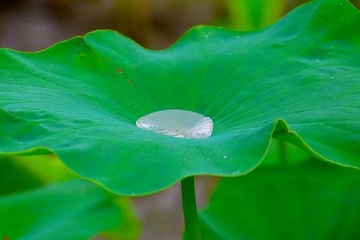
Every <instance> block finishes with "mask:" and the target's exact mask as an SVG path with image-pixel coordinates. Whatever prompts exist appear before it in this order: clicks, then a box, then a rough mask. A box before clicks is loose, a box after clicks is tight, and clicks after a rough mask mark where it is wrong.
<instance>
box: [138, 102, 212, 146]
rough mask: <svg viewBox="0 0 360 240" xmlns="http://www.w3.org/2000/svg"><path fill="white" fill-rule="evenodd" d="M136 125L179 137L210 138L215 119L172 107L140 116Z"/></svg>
mask: <svg viewBox="0 0 360 240" xmlns="http://www.w3.org/2000/svg"><path fill="white" fill-rule="evenodd" d="M136 126H137V127H139V128H142V129H145V130H149V131H153V132H156V133H160V134H163V135H168V136H172V137H178V138H192V139H203V138H209V137H210V136H211V134H212V131H213V127H214V124H213V121H212V120H211V118H209V117H205V116H203V115H201V114H199V113H195V112H191V111H186V110H178V109H170V110H163V111H157V112H153V113H150V114H148V115H145V116H143V117H141V118H139V119H138V120H137V121H136Z"/></svg>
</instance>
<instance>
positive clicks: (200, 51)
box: [0, 0, 360, 195]
mask: <svg viewBox="0 0 360 240" xmlns="http://www.w3.org/2000/svg"><path fill="white" fill-rule="evenodd" d="M359 22H360V14H359V12H358V10H356V9H355V8H354V7H353V6H352V5H351V4H350V3H348V2H347V1H345V0H319V1H314V2H311V3H309V4H307V5H304V6H302V7H300V8H298V9H297V10H295V11H293V12H291V13H290V14H289V15H287V16H286V17H284V18H283V19H282V20H280V21H279V22H277V23H276V24H274V25H272V26H271V27H269V28H266V29H263V30H261V31H256V32H248V33H246V32H239V31H233V30H227V29H221V28H214V27H196V28H194V29H192V30H190V31H189V32H187V33H186V34H185V35H184V36H183V37H182V38H181V39H180V40H179V41H177V42H176V43H175V44H174V45H173V46H171V47H170V48H168V49H165V50H163V51H151V50H148V49H144V48H142V47H140V46H139V45H137V44H136V43H134V42H133V41H131V40H129V39H127V38H126V37H124V36H122V35H120V34H118V33H116V32H113V31H95V32H92V33H89V34H87V35H85V36H84V37H77V38H74V39H71V40H68V41H65V42H62V43H59V44H56V45H54V46H53V47H51V48H49V49H46V50H44V51H40V52H36V53H21V52H16V51H13V50H7V49H3V50H1V51H0V96H1V98H0V152H2V153H3V154H22V155H31V154H45V153H49V152H52V153H54V154H56V155H57V156H58V157H59V158H60V159H62V161H64V162H65V164H66V165H67V166H68V167H70V168H71V169H73V170H74V171H75V172H77V173H79V174H80V175H82V176H84V177H86V178H89V179H92V180H94V181H96V182H98V183H100V184H102V185H103V186H105V187H107V188H108V189H110V190H112V191H114V192H116V193H118V194H124V195H141V194H148V193H151V192H155V191H159V190H162V189H164V188H166V187H168V186H169V185H170V184H172V183H174V182H175V181H177V180H179V179H181V178H184V177H186V176H190V175H218V176H239V175H242V174H245V173H248V172H249V171H251V170H253V169H254V168H255V167H257V166H258V165H259V164H260V162H261V160H262V159H263V157H264V156H265V155H266V152H267V149H268V147H269V145H270V142H271V137H272V136H274V137H276V138H279V139H280V140H282V141H289V142H291V143H293V144H295V145H297V146H299V147H301V148H303V149H305V150H307V151H308V152H309V153H311V154H313V155H316V156H317V157H319V158H322V159H325V160H329V161H332V162H334V163H337V164H341V165H349V166H353V167H360V159H359V152H360V147H359V146H360V125H359V120H360V109H359V107H360V97H359V95H360V80H359V79H360V62H359V61H358V59H359V57H360V34H359V32H360V25H359V24H358V23H359ZM165 109H184V110H190V111H194V112H197V113H200V114H203V115H205V116H208V117H210V118H212V120H213V122H214V131H213V134H212V136H211V137H210V138H208V139H182V138H174V137H170V136H165V135H161V134H157V133H154V132H151V131H146V130H143V129H140V128H137V127H136V126H135V122H136V120H137V119H138V118H139V117H142V116H144V115H146V114H149V113H152V112H155V111H159V110H165Z"/></svg>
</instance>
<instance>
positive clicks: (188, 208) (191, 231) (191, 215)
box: [181, 177, 201, 240]
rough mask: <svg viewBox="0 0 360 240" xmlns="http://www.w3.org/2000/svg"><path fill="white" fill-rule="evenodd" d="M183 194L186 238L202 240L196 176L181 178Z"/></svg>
mask: <svg viewBox="0 0 360 240" xmlns="http://www.w3.org/2000/svg"><path fill="white" fill-rule="evenodd" d="M181 195H182V205H183V213H184V222H185V234H186V239H188V240H200V239H201V236H200V230H199V222H198V215H197V209H196V196H195V184H194V177H187V178H185V179H183V180H181Z"/></svg>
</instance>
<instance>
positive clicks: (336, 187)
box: [199, 160, 360, 240]
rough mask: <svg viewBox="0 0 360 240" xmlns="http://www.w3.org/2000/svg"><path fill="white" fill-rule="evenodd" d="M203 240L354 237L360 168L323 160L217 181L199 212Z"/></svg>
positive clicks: (359, 204)
mask: <svg viewBox="0 0 360 240" xmlns="http://www.w3.org/2000/svg"><path fill="white" fill-rule="evenodd" d="M199 221H200V228H201V233H202V237H203V239H211V240H220V239H223V240H237V239H244V240H247V239H251V240H255V239H257V240H260V239H264V240H272V239H274V240H275V239H276V240H277V239H294V240H301V239H317V240H327V239H334V240H335V239H337V240H339V239H356V238H357V237H358V236H359V234H360V230H359V227H358V225H359V221H360V172H359V170H355V169H352V168H344V167H337V166H335V165H330V164H328V163H324V162H320V161H316V160H313V161H309V162H306V163H303V164H301V165H299V166H287V167H276V168H275V167H272V168H259V169H256V170H255V171H253V172H251V173H250V174H248V175H246V176H242V177H238V178H227V179H223V180H222V181H220V182H219V185H218V187H217V188H216V190H215V192H214V193H213V195H212V197H211V199H210V202H209V204H208V205H207V206H206V207H205V208H204V210H202V211H201V212H200V214H199Z"/></svg>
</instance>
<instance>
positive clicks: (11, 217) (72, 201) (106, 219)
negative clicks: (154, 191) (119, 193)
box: [0, 180, 122, 240]
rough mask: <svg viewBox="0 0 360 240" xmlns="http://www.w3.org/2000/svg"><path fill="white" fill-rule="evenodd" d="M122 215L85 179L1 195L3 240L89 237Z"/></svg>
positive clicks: (103, 192)
mask: <svg viewBox="0 0 360 240" xmlns="http://www.w3.org/2000/svg"><path fill="white" fill-rule="evenodd" d="M121 218H122V213H121V212H120V210H119V208H118V207H117V206H116V205H115V204H114V202H113V197H112V195H111V194H110V193H108V192H107V191H106V190H104V189H102V188H100V187H98V186H96V185H94V184H92V183H89V182H86V181H84V180H76V181H69V182H65V183H57V184H52V185H48V186H47V187H44V188H42V189H35V190H32V191H27V192H23V193H18V194H14V195H9V196H3V197H0V238H2V239H24V240H25V239H26V240H31V239H34V240H35V239H36V240H40V239H44V240H45V239H69V240H70V239H74V240H78V239H89V238H90V237H93V236H95V235H96V234H98V233H99V232H102V231H104V230H111V229H115V228H116V227H117V226H118V225H119V222H120V219H121Z"/></svg>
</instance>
